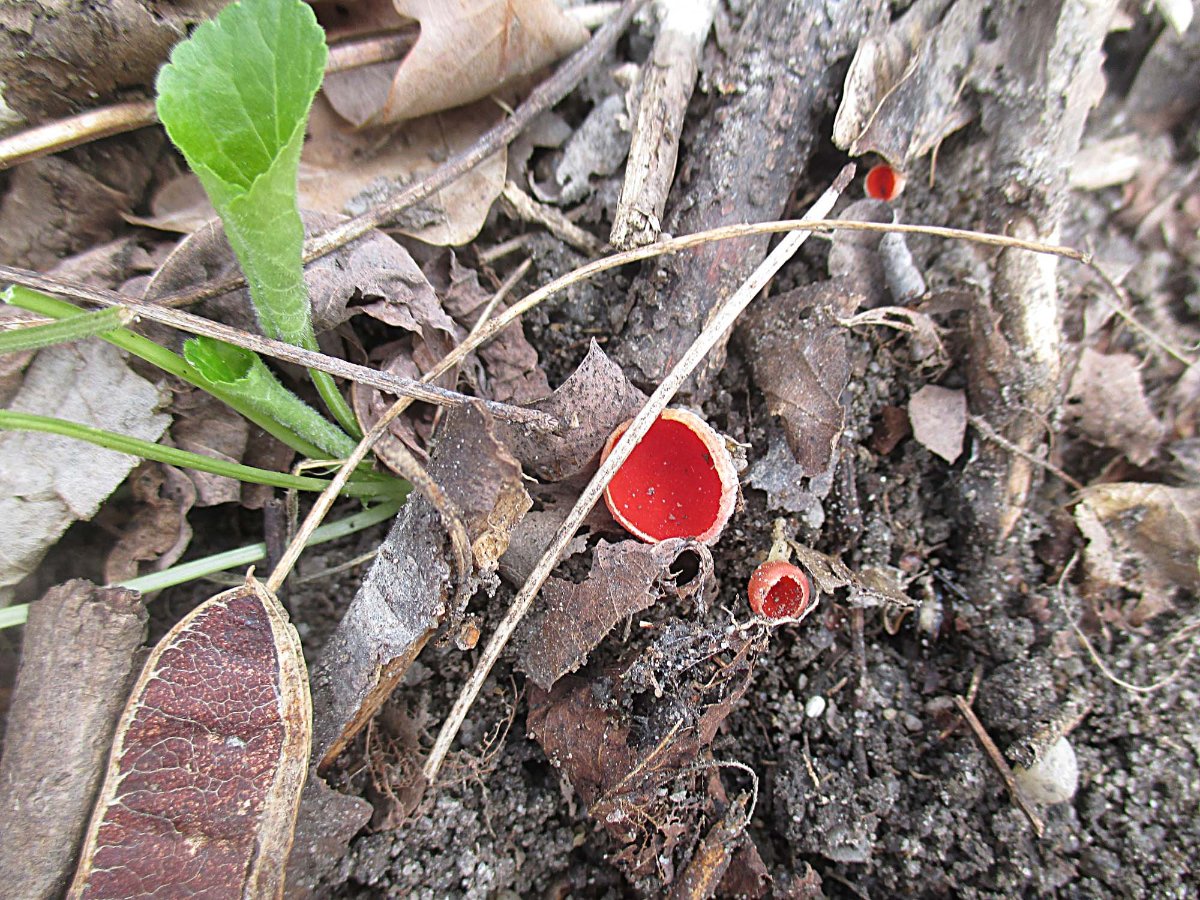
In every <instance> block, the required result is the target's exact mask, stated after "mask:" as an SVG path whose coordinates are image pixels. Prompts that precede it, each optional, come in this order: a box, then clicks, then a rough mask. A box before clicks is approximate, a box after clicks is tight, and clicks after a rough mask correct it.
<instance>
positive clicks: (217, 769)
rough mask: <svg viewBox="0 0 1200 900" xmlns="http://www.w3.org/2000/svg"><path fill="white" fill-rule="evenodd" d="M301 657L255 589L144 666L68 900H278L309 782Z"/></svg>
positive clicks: (275, 606) (207, 614) (199, 621)
mask: <svg viewBox="0 0 1200 900" xmlns="http://www.w3.org/2000/svg"><path fill="white" fill-rule="evenodd" d="M305 675H306V672H305V666H304V654H303V652H302V651H301V649H300V640H299V638H298V637H297V635H296V631H295V629H294V628H293V627H292V626H291V625H290V624H289V623H288V621H287V614H286V613H285V612H284V610H283V607H282V606H280V605H279V601H278V600H276V599H275V597H274V596H273V595H272V594H271V593H270V592H268V591H267V590H266V588H264V587H263V586H262V585H261V584H259V583H258V582H257V581H255V580H254V579H253V578H250V579H248V580H247V582H246V584H245V585H243V586H241V587H237V588H234V589H233V590H231V591H226V592H225V593H223V594H218V595H217V596H215V597H213V598H211V599H210V600H208V601H206V602H204V603H202V604H201V605H200V606H198V607H197V608H196V609H195V610H193V611H192V612H191V613H189V614H188V615H187V616H186V617H184V619H183V620H182V621H181V622H179V624H178V625H176V626H175V627H174V628H172V629H171V630H170V631H169V632H168V633H167V634H166V636H165V637H164V638H163V639H162V640H161V641H160V642H159V643H158V646H156V647H155V648H154V650H153V651H152V652H151V654H150V658H149V659H148V660H147V662H146V666H145V668H144V669H143V670H142V674H141V676H140V677H139V678H138V680H137V683H136V684H135V685H134V689H133V693H132V695H131V697H130V699H129V703H128V705H127V706H126V708H125V712H124V714H123V715H122V716H121V722H120V724H119V725H118V727H117V734H116V738H115V740H114V742H113V749H112V755H111V757H110V759H109V765H108V774H107V777H106V779H105V782H104V787H103V789H102V790H101V793H100V798H99V800H98V802H97V804H96V810H95V813H94V814H93V816H92V822H91V825H90V826H89V828H88V835H87V840H86V842H85V844H84V848H83V852H82V854H81V858H80V863H79V868H78V869H77V870H76V873H75V880H74V882H73V883H72V885H71V890H70V893H69V895H68V896H70V897H72V898H81V897H128V898H135V897H152V896H163V895H165V894H175V895H184V894H186V895H201V894H205V895H208V896H223V897H242V896H247V897H281V896H282V895H283V874H284V865H285V864H286V862H287V857H288V853H289V851H290V849H291V845H292V828H293V825H294V823H295V819H296V810H297V807H298V806H299V804H300V793H301V789H302V788H303V786H304V779H305V774H306V772H307V770H308V751H309V745H310V742H311V735H312V710H311V706H310V703H309V696H308V684H307V682H306V677H305Z"/></svg>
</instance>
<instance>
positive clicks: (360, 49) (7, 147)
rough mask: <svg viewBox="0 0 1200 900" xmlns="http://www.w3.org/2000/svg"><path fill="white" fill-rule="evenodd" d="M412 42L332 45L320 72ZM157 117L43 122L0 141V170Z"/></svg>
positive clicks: (145, 108)
mask: <svg viewBox="0 0 1200 900" xmlns="http://www.w3.org/2000/svg"><path fill="white" fill-rule="evenodd" d="M412 44H413V33H411V32H409V33H404V34H389V35H381V36H376V37H371V38H367V39H365V40H359V41H347V42H346V43H343V44H336V45H334V46H333V47H330V49H329V64H328V65H327V66H326V67H325V71H326V72H344V71H346V70H347V69H356V68H359V67H361V66H369V65H372V64H373V63H379V62H385V61H386V60H389V59H400V58H401V57H402V56H403V55H404V54H405V53H407V52H408V50H409V49H410V48H411V47H412ZM157 121H158V115H157V113H156V112H155V109H154V101H153V100H130V101H126V102H123V103H114V104H112V105H111V106H102V107H100V108H98V109H89V110H88V111H87V112H82V113H80V114H79V115H76V116H69V117H68V118H65V119H58V120H57V121H54V122H47V123H46V124H44V125H39V126H37V127H36V128H29V129H26V130H25V131H20V132H17V133H16V134H14V135H10V136H9V137H6V138H3V139H0V170H3V169H7V168H10V167H12V166H15V165H19V164H20V163H23V162H28V161H29V160H31V159H38V158H40V157H43V156H49V155H50V154H52V153H62V152H63V151H64V150H70V149H71V148H72V147H78V146H79V145H80V144H87V143H90V142H91V141H98V140H100V139H101V138H106V137H112V136H113V135H114V134H125V133H126V132H129V131H136V130H137V129H139V128H147V127H149V126H151V125H153V124H155V123H156V122H157Z"/></svg>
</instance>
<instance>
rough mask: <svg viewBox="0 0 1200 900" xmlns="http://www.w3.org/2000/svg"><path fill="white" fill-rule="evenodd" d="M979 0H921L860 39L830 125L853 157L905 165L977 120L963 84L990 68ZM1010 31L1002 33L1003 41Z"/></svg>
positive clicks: (881, 21) (836, 140) (880, 22)
mask: <svg viewBox="0 0 1200 900" xmlns="http://www.w3.org/2000/svg"><path fill="white" fill-rule="evenodd" d="M985 7H986V4H985V3H983V2H982V0H918V2H917V3H914V4H913V5H912V7H910V8H909V10H908V12H906V13H905V14H904V15H903V16H901V17H900V18H899V19H897V20H896V21H894V22H889V21H888V20H887V19H886V18H883V19H879V20H877V23H876V25H875V26H874V27H873V28H872V30H871V32H870V33H869V34H868V35H867V36H866V37H865V38H863V39H862V41H861V42H860V43H859V45H858V50H857V52H856V53H855V54H854V60H853V61H852V62H851V64H850V71H849V73H848V74H847V75H846V87H845V91H844V93H843V97H842V103H841V106H839V107H838V112H837V117H836V119H835V120H834V125H833V141H834V143H835V144H837V146H838V147H840V148H842V149H843V150H846V151H848V152H849V153H850V155H851V156H861V155H862V154H864V153H871V152H874V153H878V154H879V155H880V156H882V157H884V158H885V159H886V160H888V162H890V163H892V164H893V165H895V166H898V167H899V168H900V169H902V170H904V169H907V168H908V164H909V163H910V162H911V161H912V160H914V159H917V158H918V157H921V156H924V155H925V154H926V153H928V152H929V151H930V150H932V149H934V148H936V147H937V146H938V145H939V144H941V142H942V141H943V140H945V139H946V138H947V137H948V136H949V135H951V134H953V133H954V132H955V131H957V130H958V129H960V128H962V127H963V126H964V125H966V124H967V123H968V122H970V121H971V119H972V118H974V115H975V113H974V110H973V109H971V107H970V106H969V104H968V103H967V101H966V99H965V97H966V94H965V92H964V91H963V87H964V85H965V84H966V83H967V82H968V81H969V80H970V79H975V78H982V77H985V76H986V75H987V73H988V72H990V70H991V66H992V60H993V59H995V58H1002V55H1000V53H1001V51H999V50H997V56H993V55H992V53H991V52H990V51H991V50H993V49H996V48H995V47H994V44H998V43H999V41H996V42H993V44H989V43H988V42H987V41H986V40H985V31H984V27H985V20H984V16H983V12H984V9H985ZM1010 37H1011V36H1008V35H1001V36H1000V39H1001V40H1008V39H1010Z"/></svg>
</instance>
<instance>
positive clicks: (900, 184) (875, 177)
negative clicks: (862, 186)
mask: <svg viewBox="0 0 1200 900" xmlns="http://www.w3.org/2000/svg"><path fill="white" fill-rule="evenodd" d="M903 188H904V176H903V175H901V174H900V173H899V172H897V171H896V170H895V169H893V168H892V167H891V166H889V165H888V164H887V163H880V164H879V165H877V166H872V167H871V170H870V171H869V172H867V180H866V191H867V196H868V197H870V198H871V199H872V200H895V199H896V197H897V196H898V195H899V194H900V191H901V190H903Z"/></svg>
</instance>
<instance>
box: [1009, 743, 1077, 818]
mask: <svg viewBox="0 0 1200 900" xmlns="http://www.w3.org/2000/svg"><path fill="white" fill-rule="evenodd" d="M1013 776H1014V777H1015V778H1016V779H1017V784H1018V785H1019V786H1020V788H1021V790H1022V791H1024V792H1025V794H1026V795H1027V796H1028V797H1029V799H1030V800H1033V801H1034V802H1036V803H1042V804H1044V805H1046V806H1050V805H1051V804H1054V803H1063V802H1065V801H1067V800H1070V799H1071V798H1072V797H1074V796H1075V790H1076V789H1077V788H1078V787H1079V761H1078V760H1077V759H1076V758H1075V749H1074V748H1073V747H1072V746H1071V744H1070V742H1069V741H1068V740H1067V739H1066V738H1065V737H1061V738H1059V739H1058V740H1057V741H1055V742H1054V743H1053V744H1051V745H1050V748H1049V749H1048V750H1046V752H1045V753H1043V754H1042V758H1041V759H1040V760H1038V761H1037V762H1036V763H1034V764H1033V765H1032V766H1030V767H1029V768H1028V769H1026V768H1024V767H1023V766H1014V767H1013Z"/></svg>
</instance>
